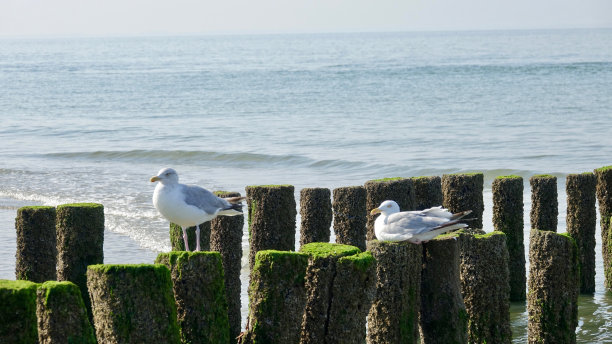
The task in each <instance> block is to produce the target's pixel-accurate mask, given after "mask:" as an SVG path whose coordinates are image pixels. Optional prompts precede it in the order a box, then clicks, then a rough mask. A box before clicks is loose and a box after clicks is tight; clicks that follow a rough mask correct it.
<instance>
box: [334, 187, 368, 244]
mask: <svg viewBox="0 0 612 344" xmlns="http://www.w3.org/2000/svg"><path fill="white" fill-rule="evenodd" d="M333 194H334V200H333V203H332V207H333V210H334V233H335V234H336V243H338V244H345V245H352V246H357V247H359V249H360V250H365V247H366V222H367V210H366V209H367V208H366V190H365V188H364V187H363V186H346V187H339V188H336V189H334V192H333Z"/></svg>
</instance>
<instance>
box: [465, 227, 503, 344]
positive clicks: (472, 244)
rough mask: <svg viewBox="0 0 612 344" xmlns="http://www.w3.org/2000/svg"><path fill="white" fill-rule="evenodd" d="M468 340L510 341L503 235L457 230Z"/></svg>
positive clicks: (479, 341)
mask: <svg viewBox="0 0 612 344" xmlns="http://www.w3.org/2000/svg"><path fill="white" fill-rule="evenodd" d="M459 245H460V259H461V294H462V295H463V302H464V303H465V309H466V311H467V314H468V343H500V344H501V343H508V344H509V343H511V342H512V333H511V329H510V283H509V272H508V249H507V247H506V235H505V234H504V233H502V232H491V233H487V234H483V235H479V234H477V235H472V234H459Z"/></svg>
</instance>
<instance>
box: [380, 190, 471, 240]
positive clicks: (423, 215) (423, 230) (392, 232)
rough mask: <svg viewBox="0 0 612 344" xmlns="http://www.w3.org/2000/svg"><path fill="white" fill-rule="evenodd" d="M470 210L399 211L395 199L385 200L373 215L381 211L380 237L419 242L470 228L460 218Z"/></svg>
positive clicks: (435, 208) (437, 208) (439, 208)
mask: <svg viewBox="0 0 612 344" xmlns="http://www.w3.org/2000/svg"><path fill="white" fill-rule="evenodd" d="M471 212H472V211H471V210H466V211H462V212H460V213H457V214H452V213H451V212H450V211H448V209H444V208H442V207H433V208H429V209H425V210H420V211H402V212H400V208H399V205H397V203H395V201H384V202H382V203H381V204H380V206H379V207H378V208H374V209H372V211H371V212H370V214H372V215H374V214H378V213H380V214H381V215H380V216H379V217H378V218H377V219H376V221H375V222H374V233H375V234H376V238H377V239H378V240H386V241H406V240H407V241H410V242H411V243H414V244H420V243H422V242H427V241H429V240H431V239H433V238H434V237H436V236H438V235H440V234H442V233H446V232H449V231H452V230H455V229H459V228H465V227H467V225H466V224H465V223H460V222H459V220H460V219H461V218H463V217H464V216H466V215H468V214H470V213H471ZM467 220H468V219H465V220H464V221H467Z"/></svg>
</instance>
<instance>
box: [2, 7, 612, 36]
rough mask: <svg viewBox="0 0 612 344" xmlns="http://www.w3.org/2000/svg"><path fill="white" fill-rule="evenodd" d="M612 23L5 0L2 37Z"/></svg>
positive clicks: (571, 11) (488, 10)
mask: <svg viewBox="0 0 612 344" xmlns="http://www.w3.org/2000/svg"><path fill="white" fill-rule="evenodd" d="M600 27H607V28H610V27H612V0H512V1H508V0H504V1H500V0H163V1H162V0H0V36H41V35H43V36H45V35H50V36H56V35H79V36H80V35H143V34H145V35H147V34H215V33H294V32H300V33H301V32H365V31H422V30H427V31H429V30H436V31H445V30H495V29H551V28H600Z"/></svg>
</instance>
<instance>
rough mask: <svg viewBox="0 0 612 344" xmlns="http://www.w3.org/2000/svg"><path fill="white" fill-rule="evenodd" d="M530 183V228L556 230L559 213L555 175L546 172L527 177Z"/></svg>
mask: <svg viewBox="0 0 612 344" xmlns="http://www.w3.org/2000/svg"><path fill="white" fill-rule="evenodd" d="M529 183H530V184H531V211H530V218H531V228H532V229H540V230H547V231H553V232H556V231H557V216H558V215H559V209H558V201H557V177H555V176H551V175H548V174H541V175H535V176H533V177H531V178H529Z"/></svg>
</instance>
